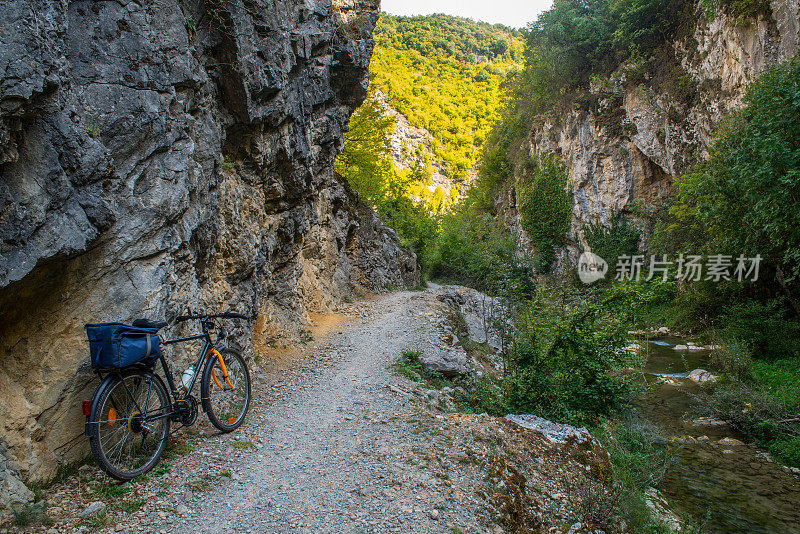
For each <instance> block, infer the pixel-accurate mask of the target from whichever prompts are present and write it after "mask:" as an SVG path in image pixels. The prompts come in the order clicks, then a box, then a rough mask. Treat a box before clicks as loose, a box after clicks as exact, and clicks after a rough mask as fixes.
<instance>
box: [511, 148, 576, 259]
mask: <svg viewBox="0 0 800 534" xmlns="http://www.w3.org/2000/svg"><path fill="white" fill-rule="evenodd" d="M521 193H522V194H521V197H522V199H521V202H520V208H521V215H522V228H523V229H524V230H525V233H527V234H528V237H529V238H530V239H531V242H532V243H533V246H534V247H535V249H536V270H537V271H539V272H544V273H546V272H548V271H549V270H550V265H551V264H552V263H553V261H554V260H555V250H556V248H557V247H560V246H562V245H563V244H564V243H565V241H566V234H567V230H568V229H569V222H570V216H571V214H572V195H571V194H570V193H569V191H568V190H567V172H566V169H565V167H564V164H563V163H561V161H560V160H559V159H558V158H557V157H556V156H554V155H552V154H543V155H541V156H539V158H538V162H537V165H536V170H535V171H534V172H533V178H532V179H531V180H530V181H529V182H527V183H524V184H522V186H521Z"/></svg>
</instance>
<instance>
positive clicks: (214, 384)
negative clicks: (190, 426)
mask: <svg viewBox="0 0 800 534" xmlns="http://www.w3.org/2000/svg"><path fill="white" fill-rule="evenodd" d="M220 355H221V356H222V361H223V362H224V366H223V365H221V364H220V361H219V358H218V357H217V356H216V355H214V354H212V355H211V358H210V360H209V361H208V363H207V364H206V367H205V369H204V370H203V381H202V383H201V396H202V398H203V409H204V410H205V412H206V414H207V415H208V419H209V420H210V421H211V424H213V425H214V426H215V427H217V428H218V429H219V430H221V431H222V432H232V431H234V430H236V429H237V428H239V427H240V426H241V424H242V423H243V422H244V418H245V415H247V410H248V408H250V372H249V371H248V370H247V364H246V363H245V361H244V358H242V355H241V354H239V353H238V352H236V351H235V350H233V349H222V350H221V351H220ZM226 372H227V376H226Z"/></svg>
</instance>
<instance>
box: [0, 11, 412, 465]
mask: <svg viewBox="0 0 800 534" xmlns="http://www.w3.org/2000/svg"><path fill="white" fill-rule="evenodd" d="M377 18H378V11H377V3H376V2H373V1H372V0H334V1H333V3H331V2H330V1H323V2H313V3H308V2H305V1H303V0H296V1H295V0H293V1H288V2H277V3H276V2H267V1H265V0H249V1H244V0H233V1H230V2H217V1H212V0H163V1H160V2H153V3H151V2H148V3H145V4H142V3H139V2H134V1H125V0H121V1H118V2H103V3H95V2H69V3H67V2H60V1H47V2H38V1H31V0H13V1H12V2H7V3H6V4H5V5H4V7H3V9H2V10H0V27H3V28H4V31H3V32H2V34H1V35H0V66H2V72H3V73H4V74H3V77H2V79H0V236H2V242H1V243H0V247H1V248H0V251H1V252H2V254H1V255H0V346H1V347H2V350H1V351H0V392H2V393H1V395H2V398H3V402H2V404H0V472H2V473H3V476H4V478H7V479H8V480H12V479H13V477H14V476H16V475H13V474H8V476H6V470H10V471H14V472H19V473H21V475H22V476H23V477H24V478H26V479H31V480H40V479H43V478H47V477H49V476H52V475H53V474H54V473H55V470H56V467H57V465H58V464H62V463H66V462H71V461H75V460H78V459H80V458H81V457H83V455H84V454H85V453H86V450H87V448H86V443H85V439H84V438H83V437H82V431H83V417H82V416H81V413H80V401H81V400H84V399H88V398H90V396H91V392H92V390H93V388H94V387H95V385H96V383H97V382H96V378H95V377H94V376H93V375H92V374H91V373H90V370H89V368H88V361H87V360H88V351H87V346H86V342H85V334H84V332H83V324H84V323H87V322H100V321H108V320H122V321H128V320H131V319H134V318H136V317H139V316H149V317H153V318H166V319H170V318H172V317H174V316H175V315H177V314H179V313H181V312H182V311H183V310H185V309H186V307H187V306H191V307H192V308H194V309H208V310H223V309H229V308H230V309H236V310H238V311H240V312H243V313H247V314H252V315H253V316H255V317H256V320H255V325H254V327H253V328H252V330H251V329H250V327H248V326H247V325H239V326H237V327H236V328H235V334H236V335H237V336H238V338H239V339H240V340H241V341H242V342H243V343H245V347H244V348H245V349H246V350H247V352H248V353H249V354H251V355H252V349H253V346H252V344H251V341H250V340H251V338H252V340H253V343H254V344H255V346H256V347H258V346H260V345H263V344H267V343H269V344H273V345H275V344H277V346H280V345H281V343H283V342H285V341H286V340H287V339H292V338H294V337H295V336H296V332H297V330H298V328H301V327H302V324H303V323H304V321H305V319H306V316H307V313H308V311H309V310H315V309H320V308H324V307H325V306H327V305H328V304H329V303H330V302H332V301H333V300H335V299H338V298H341V297H344V296H346V295H348V294H349V293H350V292H351V291H353V290H356V289H359V288H361V289H364V290H372V291H374V290H380V289H382V288H385V287H386V286H387V285H390V284H392V285H395V286H403V285H406V284H415V283H416V282H417V277H418V275H417V271H416V260H415V257H414V256H413V254H410V253H407V252H405V251H404V250H403V249H402V248H401V247H400V243H399V241H398V239H397V236H396V234H395V233H394V232H393V231H391V230H388V229H386V228H385V227H383V226H382V225H381V223H380V221H379V220H378V219H377V217H376V216H375V214H374V213H373V212H372V211H371V210H370V209H369V208H368V207H366V206H363V205H360V204H358V203H357V202H356V201H355V199H354V196H353V195H352V193H350V191H349V190H348V188H347V186H346V185H345V184H343V183H342V182H341V180H340V179H339V178H338V177H337V176H335V175H334V173H333V160H334V158H335V157H336V155H337V154H338V153H339V151H340V150H341V148H342V144H343V132H344V130H345V129H346V127H347V123H348V119H349V115H350V113H351V112H352V110H353V109H354V108H356V107H357V106H359V105H360V104H361V102H362V100H363V99H364V97H365V95H366V89H367V67H368V64H369V60H370V56H371V53H372V48H373V41H372V38H371V32H372V28H373V25H374V24H375V21H376V20H377ZM173 333H175V332H174V331H173ZM251 334H252V336H251ZM176 364H177V365H176V367H179V366H180V365H181V364H182V362H181V361H180V360H176Z"/></svg>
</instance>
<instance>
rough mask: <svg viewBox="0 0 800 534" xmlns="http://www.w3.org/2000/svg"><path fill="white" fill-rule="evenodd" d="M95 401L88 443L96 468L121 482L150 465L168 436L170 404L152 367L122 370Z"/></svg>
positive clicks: (158, 457)
mask: <svg viewBox="0 0 800 534" xmlns="http://www.w3.org/2000/svg"><path fill="white" fill-rule="evenodd" d="M142 394H144V395H142ZM154 394H155V395H154ZM151 401H152V402H151ZM93 404H94V408H93V410H92V413H91V415H90V423H89V444H90V446H91V449H92V454H93V455H94V457H95V460H97V463H98V465H99V466H100V468H101V469H102V470H103V471H105V472H106V473H107V474H108V475H109V476H110V477H112V478H115V479H117V480H122V481H127V480H131V479H133V478H136V477H137V476H140V475H143V474H144V473H147V472H148V471H150V470H151V469H153V467H155V466H156V464H157V463H158V461H159V460H160V459H161V455H162V454H163V453H164V449H165V448H166V446H167V439H168V438H169V426H170V425H169V424H170V421H169V413H170V412H171V405H170V398H169V394H168V393H167V388H166V387H165V386H164V383H163V382H162V380H161V378H159V377H158V375H156V374H155V373H152V372H150V371H144V370H139V369H136V370H128V371H123V372H121V373H119V374H118V375H116V376H115V377H114V378H112V380H111V382H110V383H109V384H107V386H106V387H105V389H104V390H103V391H102V392H101V394H100V397H99V398H98V400H97V402H96V403H93ZM156 404H157V406H156ZM142 410H143V412H142ZM142 413H143V414H144V416H142ZM115 436H116V437H117V439H116V441H114V439H113V438H114V437H115ZM104 438H109V439H107V440H106V439H104ZM139 438H141V445H140V446H139V454H138V455H137V454H136V451H137V447H136V442H137V440H138V439H139ZM128 439H130V442H128ZM126 445H128V447H127V451H128V452H127V454H126Z"/></svg>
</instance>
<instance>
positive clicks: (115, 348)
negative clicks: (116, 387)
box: [86, 323, 161, 370]
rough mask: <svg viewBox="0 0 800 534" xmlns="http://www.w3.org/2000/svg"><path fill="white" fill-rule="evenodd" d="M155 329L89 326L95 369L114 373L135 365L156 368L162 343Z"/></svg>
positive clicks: (90, 350)
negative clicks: (155, 364) (115, 370)
mask: <svg viewBox="0 0 800 534" xmlns="http://www.w3.org/2000/svg"><path fill="white" fill-rule="evenodd" d="M156 332H157V330H156V329H154V328H139V327H136V326H131V325H127V324H124V323H99V324H87V325H86V337H88V338H89V354H90V356H91V360H92V369H97V370H113V369H121V368H123V367H128V366H129V365H133V364H135V363H145V364H147V365H153V364H154V363H155V360H156V358H158V356H159V355H160V354H161V339H160V338H159V337H158V334H156Z"/></svg>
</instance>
